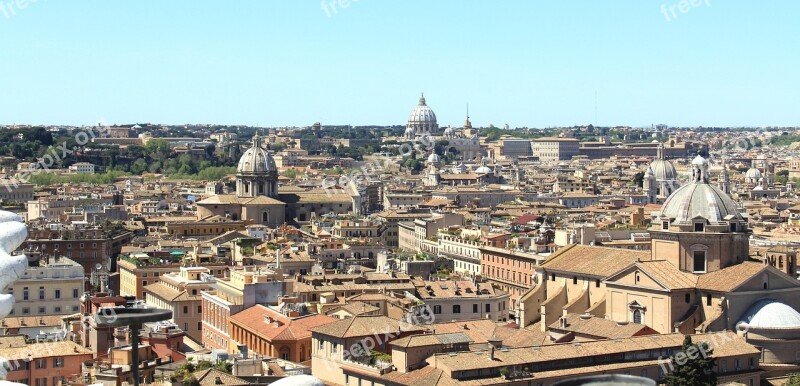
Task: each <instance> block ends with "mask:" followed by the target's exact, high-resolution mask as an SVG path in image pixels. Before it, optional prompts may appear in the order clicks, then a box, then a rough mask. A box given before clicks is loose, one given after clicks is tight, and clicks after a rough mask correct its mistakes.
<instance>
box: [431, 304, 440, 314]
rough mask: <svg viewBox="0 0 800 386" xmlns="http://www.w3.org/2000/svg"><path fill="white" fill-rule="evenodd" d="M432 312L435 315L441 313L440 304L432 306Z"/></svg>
mask: <svg viewBox="0 0 800 386" xmlns="http://www.w3.org/2000/svg"><path fill="white" fill-rule="evenodd" d="M433 313H434V314H435V315H438V314H441V313H442V306H439V305H436V306H433Z"/></svg>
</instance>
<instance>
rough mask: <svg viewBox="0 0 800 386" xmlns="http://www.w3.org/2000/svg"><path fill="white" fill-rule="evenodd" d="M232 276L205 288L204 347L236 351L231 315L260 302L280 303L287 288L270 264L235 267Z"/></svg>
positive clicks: (231, 272) (203, 296)
mask: <svg viewBox="0 0 800 386" xmlns="http://www.w3.org/2000/svg"><path fill="white" fill-rule="evenodd" d="M229 272H230V275H229V277H226V278H222V279H217V280H216V281H215V282H214V283H212V284H211V289H210V290H208V291H202V292H201V296H202V299H203V300H202V301H203V324H202V325H203V339H202V342H203V346H204V347H206V348H209V349H216V350H226V351H228V352H234V349H235V348H236V347H235V346H231V344H230V342H231V336H230V331H231V315H235V314H237V313H239V312H241V311H243V310H245V309H248V308H250V307H253V306H255V305H256V304H262V305H267V304H278V298H279V297H280V296H282V295H283V294H284V293H286V291H287V287H286V284H287V283H286V282H284V281H283V274H282V273H280V271H276V270H271V269H268V268H266V267H253V266H247V267H235V268H232V269H231V270H230V271H229Z"/></svg>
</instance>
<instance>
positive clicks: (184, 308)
mask: <svg viewBox="0 0 800 386" xmlns="http://www.w3.org/2000/svg"><path fill="white" fill-rule="evenodd" d="M183 313H184V314H188V313H189V306H183Z"/></svg>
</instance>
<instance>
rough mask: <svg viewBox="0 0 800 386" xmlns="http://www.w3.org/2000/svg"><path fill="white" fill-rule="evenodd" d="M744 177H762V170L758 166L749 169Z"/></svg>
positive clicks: (755, 178) (753, 178) (756, 178)
mask: <svg viewBox="0 0 800 386" xmlns="http://www.w3.org/2000/svg"><path fill="white" fill-rule="evenodd" d="M744 177H745V178H747V179H752V180H758V179H759V178H761V177H762V175H761V170H758V169H756V168H750V169H747V173H746V174H745V175H744Z"/></svg>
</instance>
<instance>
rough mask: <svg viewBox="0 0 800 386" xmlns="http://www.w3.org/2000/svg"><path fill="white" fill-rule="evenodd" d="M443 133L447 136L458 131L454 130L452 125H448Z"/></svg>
mask: <svg viewBox="0 0 800 386" xmlns="http://www.w3.org/2000/svg"><path fill="white" fill-rule="evenodd" d="M443 134H444V136H445V137H452V136H454V135H456V131H455V130H453V128H452V127H448V128H446V129H444V133H443Z"/></svg>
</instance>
